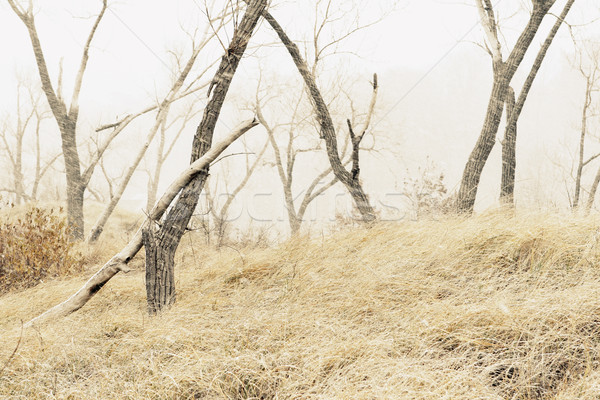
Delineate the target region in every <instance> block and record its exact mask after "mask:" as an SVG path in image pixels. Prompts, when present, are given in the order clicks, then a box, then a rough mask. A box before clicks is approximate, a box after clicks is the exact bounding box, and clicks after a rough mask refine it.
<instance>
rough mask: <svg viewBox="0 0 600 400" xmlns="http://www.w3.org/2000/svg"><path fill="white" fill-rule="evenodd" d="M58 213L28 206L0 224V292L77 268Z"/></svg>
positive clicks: (78, 261)
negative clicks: (14, 218)
mask: <svg viewBox="0 0 600 400" xmlns="http://www.w3.org/2000/svg"><path fill="white" fill-rule="evenodd" d="M61 211H62V210H59V212H58V213H57V212H55V211H54V210H44V209H41V208H38V207H32V208H30V209H28V211H27V212H26V213H25V215H24V216H22V217H20V218H17V219H16V220H12V221H9V220H8V219H4V220H2V221H0V293H5V292H7V291H9V290H18V289H24V288H27V287H31V286H35V285H37V284H38V283H40V282H41V281H42V280H43V279H46V278H50V277H57V276H61V275H65V274H68V273H70V272H73V271H75V270H80V269H81V266H82V260H83V257H82V255H81V254H79V253H77V252H76V251H74V249H73V243H71V242H70V241H69V230H68V226H67V222H66V220H65V218H64V217H62V216H61V215H60V212H61Z"/></svg>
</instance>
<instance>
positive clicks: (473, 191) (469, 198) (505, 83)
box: [457, 0, 554, 213]
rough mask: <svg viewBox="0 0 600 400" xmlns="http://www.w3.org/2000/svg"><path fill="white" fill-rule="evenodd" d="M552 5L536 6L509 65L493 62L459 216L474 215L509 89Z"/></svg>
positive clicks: (463, 184)
mask: <svg viewBox="0 0 600 400" xmlns="http://www.w3.org/2000/svg"><path fill="white" fill-rule="evenodd" d="M552 4H554V1H553V0H550V1H545V2H543V1H538V2H534V7H533V13H532V14H531V17H530V19H529V21H528V23H527V26H526V27H525V29H524V30H523V32H522V33H521V35H520V36H519V39H518V40H517V43H516V44H515V47H514V49H513V51H512V52H511V54H510V56H509V57H508V59H507V61H506V62H503V61H501V60H498V61H494V83H493V86H492V93H491V96H490V100H489V102H488V108H487V112H486V116H485V121H484V123H483V128H482V130H481V133H480V135H479V138H478V139H477V143H476V144H475V147H474V148H473V151H472V152H471V155H470V156H469V160H468V161H467V164H466V165H465V169H464V172H463V176H462V180H461V185H460V189H459V191H458V197H457V209H458V211H460V212H466V213H471V212H473V208H474V206H475V198H476V197H477V189H478V187H479V181H480V180H481V173H482V172H483V167H484V166H485V164H486V162H487V159H488V157H489V155H490V153H491V151H492V149H493V148H494V144H495V142H496V135H497V133H498V128H499V126H500V120H501V118H502V110H503V108H504V101H505V98H506V93H507V91H508V87H509V85H510V82H511V80H512V78H513V76H514V74H515V72H516V71H517V68H518V67H519V65H520V64H521V62H522V61H523V57H524V56H525V53H526V52H527V49H528V48H529V46H530V45H531V42H532V41H533V38H534V37H535V34H536V33H537V30H538V28H539V26H540V24H541V23H542V20H543V19H544V16H545V15H546V14H547V13H548V10H549V9H550V7H551V6H552Z"/></svg>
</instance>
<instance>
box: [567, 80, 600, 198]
mask: <svg viewBox="0 0 600 400" xmlns="http://www.w3.org/2000/svg"><path fill="white" fill-rule="evenodd" d="M593 90H594V78H593V76H592V75H589V76H586V86H585V100H584V103H583V108H582V111H581V132H580V134H579V157H578V159H577V173H576V176H575V194H574V196H573V204H572V207H573V208H577V207H578V206H579V199H580V196H581V176H582V174H583V169H584V168H585V166H586V165H587V164H589V163H590V162H591V161H592V160H593V159H595V158H596V157H597V156H594V157H592V158H590V159H588V160H585V159H584V158H585V138H586V136H587V132H588V118H589V115H588V114H589V110H590V107H591V106H592V91H593Z"/></svg>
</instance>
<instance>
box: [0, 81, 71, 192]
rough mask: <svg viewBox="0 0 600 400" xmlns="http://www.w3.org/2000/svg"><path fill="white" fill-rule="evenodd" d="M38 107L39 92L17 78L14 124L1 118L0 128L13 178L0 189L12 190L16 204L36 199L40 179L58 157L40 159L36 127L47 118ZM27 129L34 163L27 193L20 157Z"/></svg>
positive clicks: (23, 151) (23, 150) (41, 155)
mask: <svg viewBox="0 0 600 400" xmlns="http://www.w3.org/2000/svg"><path fill="white" fill-rule="evenodd" d="M23 91H25V92H26V97H27V100H23V94H24V93H23ZM41 108H42V106H41V105H40V94H36V93H35V90H34V88H32V87H31V85H29V84H25V83H23V81H22V80H21V79H18V83H17V110H16V113H15V115H16V121H15V122H14V124H12V123H11V122H9V121H5V124H6V125H5V128H4V129H2V130H1V131H0V139H1V140H2V144H3V145H4V152H5V154H6V156H7V158H8V161H9V165H10V170H11V171H12V178H13V179H12V185H11V186H7V187H3V188H0V191H3V192H9V193H13V194H14V197H15V203H16V204H20V203H21V202H22V201H29V200H36V199H37V196H38V190H39V186H40V182H41V180H42V178H43V177H44V175H46V173H47V172H48V170H49V169H50V167H51V166H52V164H54V162H55V161H56V160H57V159H58V158H59V156H60V153H57V154H55V155H54V156H52V157H50V158H49V159H47V160H46V161H44V155H43V154H42V151H41V145H40V129H41V125H42V123H43V121H44V120H46V119H48V118H49V115H48V114H47V113H46V112H44V111H42V110H41ZM7 120H8V118H7ZM31 130H33V134H34V147H35V148H34V152H35V154H34V157H35V165H34V167H33V174H30V173H28V174H27V176H33V181H32V183H31V190H30V191H29V193H27V191H28V188H27V186H28V184H27V182H26V179H25V175H26V174H25V168H26V165H25V163H24V161H23V156H24V153H25V148H24V146H25V143H26V142H25V141H26V135H28V131H31Z"/></svg>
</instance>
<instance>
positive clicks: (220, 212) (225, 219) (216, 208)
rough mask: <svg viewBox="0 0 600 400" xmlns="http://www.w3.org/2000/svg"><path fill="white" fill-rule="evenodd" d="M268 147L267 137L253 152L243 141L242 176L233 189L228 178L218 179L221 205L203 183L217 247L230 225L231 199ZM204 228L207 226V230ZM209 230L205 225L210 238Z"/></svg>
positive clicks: (249, 176) (241, 187) (243, 184)
mask: <svg viewBox="0 0 600 400" xmlns="http://www.w3.org/2000/svg"><path fill="white" fill-rule="evenodd" d="M258 122H261V121H260V120H259V121H258ZM268 147H269V140H268V139H267V140H266V141H265V143H264V144H263V145H262V147H261V148H260V150H259V151H258V153H253V152H251V151H250V150H249V149H248V146H247V144H246V143H244V152H243V155H245V156H246V160H245V173H244V175H243V176H242V179H241V180H240V181H239V182H238V183H237V185H236V186H235V187H234V188H233V190H229V189H228V181H229V179H221V180H220V181H221V182H222V183H223V184H224V185H225V191H224V194H225V202H224V203H223V204H222V205H221V204H218V200H217V199H216V198H215V197H214V196H213V195H212V192H216V190H215V191H211V190H208V185H205V187H206V190H205V193H206V199H207V203H208V204H207V205H208V214H210V216H211V217H212V220H213V224H214V232H215V234H216V239H217V242H216V243H215V244H216V246H217V248H221V247H222V246H223V245H224V244H225V241H226V239H227V236H228V230H229V227H230V220H229V209H230V208H231V205H232V204H233V201H234V200H235V199H236V198H237V196H238V195H239V194H240V192H241V191H242V190H243V189H244V188H245V187H246V185H247V184H248V182H249V181H250V178H251V177H252V176H253V175H254V173H255V172H256V170H257V169H258V167H259V165H260V164H261V162H262V161H263V156H264V155H265V152H266V151H267V148H268ZM251 156H253V157H252V158H253V160H252V161H251V160H250V158H251ZM219 197H220V196H219ZM204 223H205V224H206V223H210V222H209V221H205V222H204ZM206 228H208V231H207V229H206ZM210 231H211V229H210V226H207V227H205V233H207V234H208V235H207V239H210ZM209 243H210V242H209Z"/></svg>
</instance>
